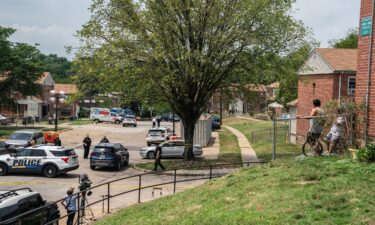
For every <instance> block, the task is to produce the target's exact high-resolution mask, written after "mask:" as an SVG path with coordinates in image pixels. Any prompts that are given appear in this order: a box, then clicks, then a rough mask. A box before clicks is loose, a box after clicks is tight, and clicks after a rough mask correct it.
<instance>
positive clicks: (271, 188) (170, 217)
mask: <svg viewBox="0 0 375 225" xmlns="http://www.w3.org/2000/svg"><path fill="white" fill-rule="evenodd" d="M374 173H375V164H359V163H351V162H349V161H344V160H339V159H337V158H335V157H320V158H308V159H304V160H296V159H288V160H280V161H275V162H272V163H269V164H266V165H263V166H259V167H252V168H247V169H243V170H241V171H240V172H238V173H235V174H231V175H228V176H226V177H224V178H220V179H216V180H213V181H209V182H207V183H205V184H204V185H202V186H200V187H197V188H194V189H190V190H187V191H185V192H182V193H178V194H176V195H174V196H168V197H165V198H161V199H158V200H155V201H151V202H148V203H143V204H140V205H136V206H133V207H130V208H126V209H123V210H120V211H119V212H117V213H114V214H113V215H110V216H108V217H105V218H103V219H102V220H100V221H98V222H96V223H95V225H120V224H132V225H141V224H160V225H161V224H163V225H169V224H176V225H177V224H178V225H180V224H202V225H205V224H207V225H208V224H215V225H220V224H223V225H224V224H225V225H227V224H236V225H242V224H244V225H245V224H246V225H248V224H374V223H375V208H374V201H375V188H374V185H373V184H374V183H375V176H374Z"/></svg>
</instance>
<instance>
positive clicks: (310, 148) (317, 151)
mask: <svg viewBox="0 0 375 225" xmlns="http://www.w3.org/2000/svg"><path fill="white" fill-rule="evenodd" d="M302 153H303V154H304V155H305V156H306V157H310V156H320V155H322V153H323V146H322V144H321V143H320V142H318V141H317V142H315V143H313V144H312V143H310V142H305V144H303V146H302Z"/></svg>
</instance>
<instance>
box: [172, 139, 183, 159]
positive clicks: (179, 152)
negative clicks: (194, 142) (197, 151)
mask: <svg viewBox="0 0 375 225" xmlns="http://www.w3.org/2000/svg"><path fill="white" fill-rule="evenodd" d="M184 151H185V143H184V142H182V141H176V142H175V143H174V153H175V157H183V155H184Z"/></svg>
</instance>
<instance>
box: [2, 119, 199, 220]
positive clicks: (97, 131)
mask: <svg viewBox="0 0 375 225" xmlns="http://www.w3.org/2000/svg"><path fill="white" fill-rule="evenodd" d="M161 126H168V127H172V123H166V122H164V123H162V124H161ZM151 127H152V125H151V122H138V127H122V126H121V125H115V124H104V123H101V124H88V125H79V126H70V127H69V129H68V130H67V131H64V132H62V133H61V134H60V138H61V140H62V145H63V146H69V147H73V148H75V149H76V152H77V154H78V156H79V165H80V166H79V168H78V169H77V170H74V171H71V172H69V173H67V174H66V175H61V176H58V177H56V178H46V177H43V176H42V175H37V174H8V175H6V176H5V177H2V178H1V180H0V190H10V189H17V188H22V187H30V188H31V189H32V190H35V191H38V192H40V193H41V194H42V196H43V198H44V199H46V200H48V201H55V200H58V199H60V198H62V197H63V196H64V195H65V192H66V189H67V188H68V187H77V186H78V178H79V175H80V174H82V173H86V174H88V176H89V178H90V179H91V181H92V182H93V185H96V184H100V183H103V182H107V181H110V180H113V179H117V178H121V177H126V176H131V175H136V174H141V173H143V172H142V171H139V170H136V169H134V168H133V167H132V165H133V163H134V162H137V161H139V160H142V159H141V157H140V156H139V154H138V151H139V149H140V148H141V147H144V146H146V134H147V131H148V129H149V128H151ZM176 132H177V134H178V133H179V124H178V123H176ZM86 134H89V135H90V137H91V139H92V147H93V145H95V144H96V143H98V142H99V141H100V139H101V138H102V137H103V136H104V135H105V136H107V138H108V139H109V140H110V142H112V143H115V142H117V143H121V144H123V145H124V146H125V147H126V148H128V150H129V154H130V165H129V167H127V168H123V169H122V170H121V171H116V170H114V169H110V168H102V169H101V168H100V169H97V170H94V171H93V170H91V169H90V165H89V160H87V159H83V146H82V140H83V138H84V137H85V136H86ZM168 181H173V176H169V175H160V174H154V175H148V176H145V177H143V178H142V186H145V185H150V184H155V183H162V182H168ZM202 182H203V181H198V182H197V181H196V182H190V183H182V184H179V187H178V188H177V191H181V190H184V189H186V188H190V187H193V186H196V185H198V184H200V183H202ZM138 185H139V178H138V177H136V178H133V179H128V180H124V181H120V182H117V183H115V184H113V185H112V186H111V192H112V193H113V194H116V193H119V192H121V191H125V190H130V189H134V188H137V187H138ZM172 186H173V185H165V186H163V187H162V188H163V189H162V195H166V194H170V193H173V187H172ZM76 190H77V189H76ZM151 192H152V190H151V189H147V190H143V191H142V199H141V200H142V201H146V200H150V199H153V196H152V193H151ZM105 194H107V189H106V187H103V188H99V189H96V190H95V193H94V194H93V195H92V197H90V198H89V201H91V202H92V201H96V200H98V199H100V198H101V197H102V196H103V195H105ZM159 195H160V193H158V196H159ZM137 200H138V192H135V193H134V194H127V195H124V196H123V197H120V198H116V199H113V200H111V208H116V207H121V206H127V205H130V204H134V203H136V202H137ZM92 209H93V211H94V212H96V213H95V214H97V213H99V212H101V211H102V204H97V205H95V206H94V207H92ZM63 211H65V210H63Z"/></svg>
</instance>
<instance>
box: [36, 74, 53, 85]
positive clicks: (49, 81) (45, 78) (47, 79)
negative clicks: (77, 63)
mask: <svg viewBox="0 0 375 225" xmlns="http://www.w3.org/2000/svg"><path fill="white" fill-rule="evenodd" d="M37 83H38V84H41V85H53V84H54V83H55V82H54V80H53V78H52V76H51V74H50V73H49V72H44V73H43V74H42V76H41V77H40V78H39V79H38V80H37Z"/></svg>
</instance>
